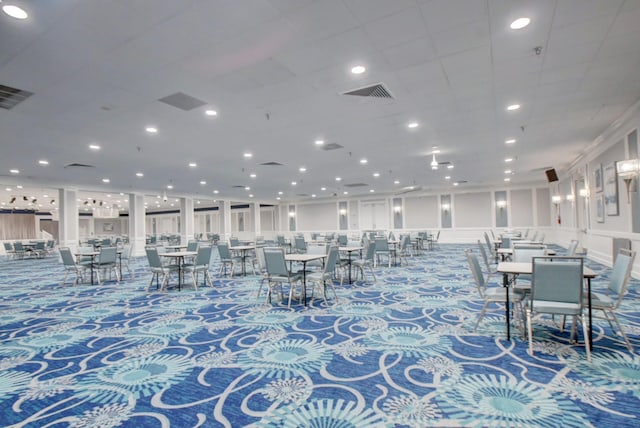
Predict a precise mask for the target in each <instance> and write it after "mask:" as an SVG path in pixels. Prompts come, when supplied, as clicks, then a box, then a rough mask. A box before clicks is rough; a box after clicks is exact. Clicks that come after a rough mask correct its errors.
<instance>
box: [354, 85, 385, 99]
mask: <svg viewBox="0 0 640 428" xmlns="http://www.w3.org/2000/svg"><path fill="white" fill-rule="evenodd" d="M342 95H355V96H358V97H373V98H391V99H394V98H393V95H391V92H389V90H388V89H387V88H385V86H384V84H382V83H376V84H375V85H371V86H365V87H364V88H359V89H354V90H351V91H347V92H343V93H342Z"/></svg>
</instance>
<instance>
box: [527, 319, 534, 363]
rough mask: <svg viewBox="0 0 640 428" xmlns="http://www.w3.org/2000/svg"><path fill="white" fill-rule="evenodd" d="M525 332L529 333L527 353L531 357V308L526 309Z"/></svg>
mask: <svg viewBox="0 0 640 428" xmlns="http://www.w3.org/2000/svg"><path fill="white" fill-rule="evenodd" d="M527 332H528V333H529V355H531V356H532V357H533V327H532V326H531V309H527Z"/></svg>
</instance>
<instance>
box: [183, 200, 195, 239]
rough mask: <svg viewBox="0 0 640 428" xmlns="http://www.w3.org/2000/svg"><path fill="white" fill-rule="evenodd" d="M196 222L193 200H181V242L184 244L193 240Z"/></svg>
mask: <svg viewBox="0 0 640 428" xmlns="http://www.w3.org/2000/svg"><path fill="white" fill-rule="evenodd" d="M194 220H195V215H194V211H193V198H180V236H181V241H180V242H182V243H183V244H186V243H187V242H189V240H190V239H193V230H194V228H193V227H194Z"/></svg>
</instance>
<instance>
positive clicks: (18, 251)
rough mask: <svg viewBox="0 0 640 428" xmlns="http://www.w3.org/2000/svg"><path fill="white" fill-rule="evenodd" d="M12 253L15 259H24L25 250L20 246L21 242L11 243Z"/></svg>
mask: <svg viewBox="0 0 640 428" xmlns="http://www.w3.org/2000/svg"><path fill="white" fill-rule="evenodd" d="M13 251H14V252H15V254H16V257H19V258H21V259H24V256H25V254H27V250H25V248H24V245H22V242H20V241H15V242H14V243H13Z"/></svg>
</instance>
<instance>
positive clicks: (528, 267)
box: [496, 262, 596, 349]
mask: <svg viewBox="0 0 640 428" xmlns="http://www.w3.org/2000/svg"><path fill="white" fill-rule="evenodd" d="M496 271H497V272H500V273H501V274H502V286H503V287H504V288H505V295H506V301H505V317H506V320H507V340H511V317H510V310H509V292H508V287H509V275H516V276H517V275H531V274H532V273H533V262H500V263H498V268H497V269H496ZM582 277H583V278H584V279H586V283H587V296H588V297H587V302H588V314H589V333H588V334H589V344H590V347H591V348H592V349H593V324H592V316H591V280H592V279H593V278H595V277H596V273H595V272H594V271H593V270H592V269H590V268H588V267H586V266H584V267H583V268H582Z"/></svg>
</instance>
